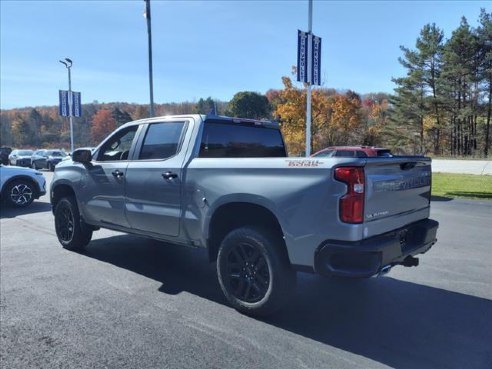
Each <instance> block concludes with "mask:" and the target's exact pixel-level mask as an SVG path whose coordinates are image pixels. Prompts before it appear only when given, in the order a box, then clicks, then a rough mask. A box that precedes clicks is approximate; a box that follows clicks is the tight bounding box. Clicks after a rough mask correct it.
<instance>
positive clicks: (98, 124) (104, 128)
mask: <svg viewBox="0 0 492 369" xmlns="http://www.w3.org/2000/svg"><path fill="white" fill-rule="evenodd" d="M115 128H116V120H115V119H114V118H113V115H112V114H111V110H109V109H101V110H98V111H97V112H96V114H94V116H93V117H92V126H91V136H92V140H93V142H95V143H99V142H101V141H102V140H103V139H104V138H105V137H106V136H107V135H108V134H110V133H111V132H113V131H114V129H115Z"/></svg>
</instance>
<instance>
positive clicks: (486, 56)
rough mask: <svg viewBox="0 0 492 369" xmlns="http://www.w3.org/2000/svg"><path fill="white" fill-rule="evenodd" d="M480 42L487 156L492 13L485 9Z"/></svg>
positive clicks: (491, 87)
mask: <svg viewBox="0 0 492 369" xmlns="http://www.w3.org/2000/svg"><path fill="white" fill-rule="evenodd" d="M477 36H478V42H479V45H480V55H479V78H480V81H481V91H483V94H484V100H485V101H486V108H485V111H486V115H487V117H486V121H485V132H484V149H483V153H484V156H485V157H488V155H489V148H490V120H491V115H492V13H487V11H486V10H485V9H481V11H480V25H479V27H478V29H477Z"/></svg>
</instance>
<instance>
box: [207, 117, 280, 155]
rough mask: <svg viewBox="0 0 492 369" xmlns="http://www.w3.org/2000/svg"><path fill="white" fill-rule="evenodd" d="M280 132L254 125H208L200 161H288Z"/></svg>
mask: <svg viewBox="0 0 492 369" xmlns="http://www.w3.org/2000/svg"><path fill="white" fill-rule="evenodd" d="M286 156H287V152H286V149H285V145H284V141H283V139H282V134H281V133H280V130H279V129H276V128H270V127H266V126H263V125H261V124H259V125H257V124H254V123H232V122H214V121H211V122H207V121H206V122H205V123H204V127H203V135H202V141H201V144H200V153H199V155H198V157H200V158H268V157H286Z"/></svg>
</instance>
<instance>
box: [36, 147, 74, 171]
mask: <svg viewBox="0 0 492 369" xmlns="http://www.w3.org/2000/svg"><path fill="white" fill-rule="evenodd" d="M66 156H67V154H66V153H65V151H62V150H37V151H36V152H34V154H33V155H32V157H31V167H32V168H34V169H41V168H46V169H49V170H50V171H54V170H55V166H56V164H58V163H59V162H60V161H62V160H63V159H64V158H65V157H66Z"/></svg>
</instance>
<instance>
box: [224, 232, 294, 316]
mask: <svg viewBox="0 0 492 369" xmlns="http://www.w3.org/2000/svg"><path fill="white" fill-rule="evenodd" d="M217 276H218V279H219V284H220V287H221V289H222V292H223V293H224V296H225V297H226V298H227V300H228V301H229V303H230V304H231V305H232V306H233V307H234V308H235V309H236V310H238V311H239V312H241V313H244V314H247V315H256V316H262V315H268V314H271V313H273V312H274V311H276V310H278V309H280V308H281V307H282V306H284V304H285V302H286V300H287V299H288V298H289V296H290V295H291V293H292V291H293V289H294V288H293V287H294V286H295V281H296V274H295V272H294V270H293V269H292V267H291V265H290V262H289V258H288V256H287V250H286V248H285V244H284V242H283V239H282V235H281V234H277V233H275V232H272V231H270V230H268V229H266V228H263V227H259V226H244V227H240V228H236V229H233V230H231V231H230V232H229V233H228V234H227V235H226V236H225V238H224V239H223V240H222V242H221V244H220V248H219V253H218V255H217Z"/></svg>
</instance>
